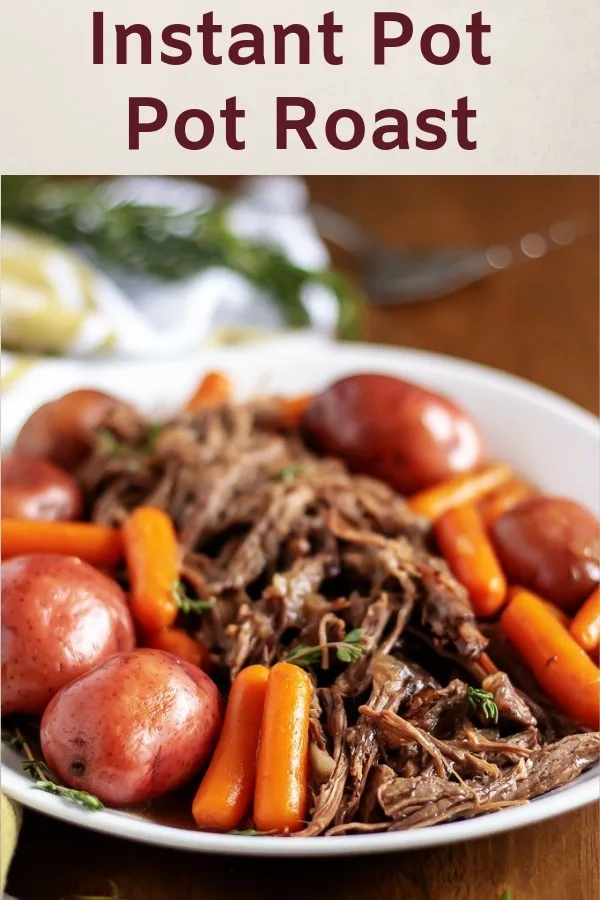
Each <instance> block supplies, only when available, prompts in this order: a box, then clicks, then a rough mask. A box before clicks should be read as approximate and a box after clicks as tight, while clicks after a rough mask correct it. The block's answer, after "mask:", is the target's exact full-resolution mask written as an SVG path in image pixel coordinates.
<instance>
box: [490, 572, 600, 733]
mask: <svg viewBox="0 0 600 900" xmlns="http://www.w3.org/2000/svg"><path fill="white" fill-rule="evenodd" d="M500 622H501V625H502V629H503V631H504V632H505V634H506V635H507V637H508V638H509V639H510V641H511V642H512V643H513V644H514V646H515V647H516V649H517V650H518V652H519V654H520V655H521V656H522V657H523V659H524V661H525V662H526V663H527V665H528V666H529V668H530V669H531V671H532V672H533V674H534V676H535V678H536V680H537V681H538V682H539V684H540V685H541V686H542V688H543V689H544V690H545V691H546V693H547V694H548V695H549V696H550V697H551V698H552V699H553V700H554V702H555V703H556V705H557V706H559V707H560V708H561V709H562V710H563V712H565V713H566V714H567V715H568V716H571V718H573V719H575V720H576V721H578V722H581V723H582V724H583V725H586V726H587V727H588V728H593V729H597V728H598V725H599V721H600V669H598V667H597V666H595V665H594V663H593V662H592V661H591V659H590V658H589V656H588V655H587V654H586V652H585V651H584V650H582V649H581V647H580V646H579V644H577V643H576V642H575V641H574V640H573V638H572V637H571V635H570V634H569V632H568V631H567V629H566V628H564V627H563V626H562V625H561V624H560V622H559V621H558V620H557V619H556V618H555V617H554V615H553V614H552V613H551V612H549V611H548V610H547V609H546V606H545V605H544V602H543V601H542V600H541V599H540V598H539V597H537V596H536V595H535V594H532V593H530V592H529V591H526V590H524V589H516V590H515V591H514V592H513V595H512V599H511V601H510V603H509V604H508V606H507V607H506V609H505V610H504V612H503V613H502V616H501V618H500Z"/></svg>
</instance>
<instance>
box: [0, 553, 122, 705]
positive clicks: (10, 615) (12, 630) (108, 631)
mask: <svg viewBox="0 0 600 900" xmlns="http://www.w3.org/2000/svg"><path fill="white" fill-rule="evenodd" d="M134 646H135V632H134V627H133V622H132V619H131V615H130V613H129V609H128V608H127V604H126V602H125V596H124V594H123V591H122V590H121V588H120V587H119V585H118V584H117V583H116V582H115V581H113V580H112V579H110V578H107V577H106V576H105V575H102V574H101V573H100V572H98V571H97V570H96V569H94V568H92V566H89V565H88V564H87V563H84V562H83V561H82V560H80V559H77V558H76V557H74V556H61V555H58V554H45V553H44V554H35V555H32V556H20V557H16V558H15V559H11V560H10V561H8V562H5V563H2V715H9V714H11V713H29V714H31V715H41V714H42V713H43V711H44V709H45V708H46V706H47V704H48V703H49V702H50V700H51V699H52V697H54V695H55V694H56V693H57V692H58V691H59V690H60V689H61V688H62V687H64V686H65V685H66V684H69V682H71V681H73V679H75V678H78V677H79V676H80V675H83V674H84V673H85V672H87V671H89V670H90V669H91V668H92V667H93V666H95V665H97V663H99V662H101V661H102V660H103V659H105V658H106V657H108V656H111V655H112V654H113V653H117V652H119V651H121V650H131V649H132V648H133V647H134Z"/></svg>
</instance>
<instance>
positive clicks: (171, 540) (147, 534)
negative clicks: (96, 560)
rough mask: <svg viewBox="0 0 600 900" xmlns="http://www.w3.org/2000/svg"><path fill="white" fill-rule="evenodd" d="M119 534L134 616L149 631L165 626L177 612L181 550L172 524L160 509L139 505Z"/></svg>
mask: <svg viewBox="0 0 600 900" xmlns="http://www.w3.org/2000/svg"><path fill="white" fill-rule="evenodd" d="M122 533H123V544H124V547H125V559H126V562H127V571H128V573H129V581H130V585H131V596H130V605H131V612H132V614H133V617H134V619H135V620H136V621H137V622H138V623H139V624H140V625H141V626H142V628H143V629H145V630H146V631H149V632H153V631H160V630H161V628H167V627H168V626H169V625H172V624H173V622H174V621H175V619H176V618H177V613H178V611H179V604H178V602H177V594H176V589H177V582H178V578H179V565H180V553H179V546H178V544H177V536H176V534H175V529H174V528H173V523H172V522H171V519H170V518H169V516H168V515H167V514H166V513H165V512H164V511H163V510H162V509H156V508H154V507H152V506H138V508H137V509H134V511H133V512H132V513H130V515H129V516H128V517H127V519H126V520H125V522H124V523H123V526H122Z"/></svg>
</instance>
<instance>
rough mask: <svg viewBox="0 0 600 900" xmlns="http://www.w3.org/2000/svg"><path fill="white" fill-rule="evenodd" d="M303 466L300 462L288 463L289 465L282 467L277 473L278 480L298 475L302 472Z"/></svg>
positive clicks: (286, 479)
mask: <svg viewBox="0 0 600 900" xmlns="http://www.w3.org/2000/svg"><path fill="white" fill-rule="evenodd" d="M302 469H303V466H301V465H300V463H290V464H289V466H286V467H285V469H282V470H281V472H278V473H277V480H278V481H291V480H292V479H293V478H295V477H296V475H300V473H301V472H302Z"/></svg>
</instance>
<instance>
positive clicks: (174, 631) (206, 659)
mask: <svg viewBox="0 0 600 900" xmlns="http://www.w3.org/2000/svg"><path fill="white" fill-rule="evenodd" d="M145 644H146V646H147V647H152V648H153V649H154V650H165V651H166V652H167V653H172V654H173V656H178V657H179V659H183V660H185V661H186V662H189V663H192V665H193V666H198V667H199V668H200V669H208V668H210V654H209V652H208V650H207V649H206V647H205V646H204V644H201V643H200V641H197V640H196V639H195V638H193V637H192V636H191V635H190V634H188V633H187V631H184V630H183V628H162V629H161V630H160V631H154V632H152V633H151V634H148V635H146V640H145Z"/></svg>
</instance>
